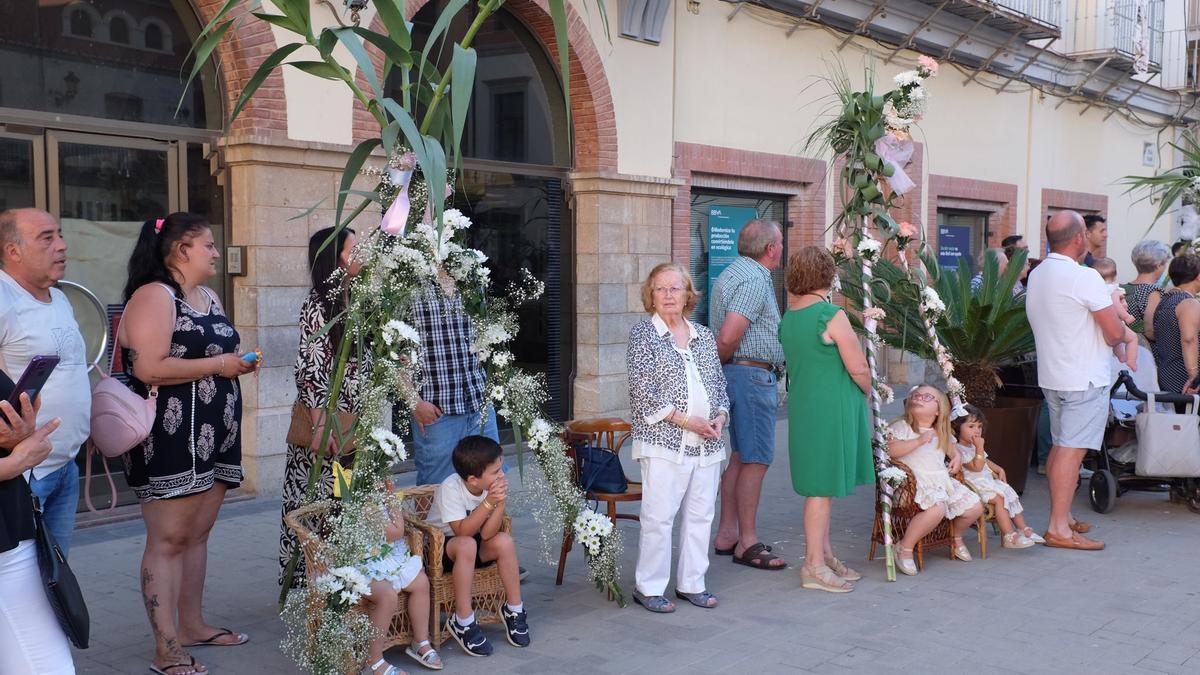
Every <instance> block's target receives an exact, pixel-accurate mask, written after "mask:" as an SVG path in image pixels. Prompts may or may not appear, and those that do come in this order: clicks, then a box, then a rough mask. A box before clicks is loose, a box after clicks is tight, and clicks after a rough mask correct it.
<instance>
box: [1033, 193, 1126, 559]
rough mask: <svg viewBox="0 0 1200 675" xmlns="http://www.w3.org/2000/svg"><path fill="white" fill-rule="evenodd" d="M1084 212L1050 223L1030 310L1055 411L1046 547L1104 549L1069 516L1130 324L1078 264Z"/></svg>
mask: <svg viewBox="0 0 1200 675" xmlns="http://www.w3.org/2000/svg"><path fill="white" fill-rule="evenodd" d="M1085 233H1086V229H1085V228H1084V225H1083V218H1081V217H1080V215H1079V214H1078V213H1075V212H1074V211H1062V212H1060V213H1057V214H1055V215H1054V217H1052V218H1051V219H1050V221H1049V222H1048V223H1046V239H1047V240H1048V242H1049V244H1050V254H1049V255H1047V256H1046V258H1045V259H1044V260H1043V261H1042V264H1041V265H1038V267H1037V269H1035V270H1034V271H1033V272H1030V274H1029V284H1028V286H1029V290H1028V293H1027V296H1026V300H1025V311H1026V313H1027V314H1028V315H1029V324H1030V326H1032V327H1033V337H1034V341H1035V343H1036V344H1037V360H1038V384H1039V385H1040V386H1041V388H1042V392H1043V393H1044V394H1045V395H1046V405H1047V407H1048V408H1049V410H1050V434H1051V437H1052V439H1053V443H1054V444H1053V446H1052V447H1051V448H1050V458H1049V459H1048V460H1047V461H1046V477H1047V478H1048V479H1049V481H1050V524H1049V525H1048V526H1047V528H1046V534H1045V539H1046V545H1047V546H1054V547H1057V548H1072V549H1079V550H1085V551H1098V550H1100V549H1102V548H1104V543H1103V542H1100V541H1095V540H1092V539H1088V538H1087V537H1085V536H1083V534H1082V533H1081V532H1080V531H1079V530H1082V529H1084V528H1083V527H1081V526H1080V525H1081V524H1080V523H1077V522H1076V521H1075V520H1074V519H1073V518H1072V517H1071V501H1072V500H1073V499H1074V497H1075V487H1076V483H1077V481H1078V479H1079V465H1080V464H1081V463H1082V461H1083V456H1084V455H1085V454H1086V453H1087V451H1088V449H1092V450H1095V449H1099V447H1100V443H1101V441H1103V439H1104V427H1105V424H1106V422H1107V421H1108V389H1109V387H1110V385H1111V384H1112V382H1111V380H1112V373H1111V366H1110V363H1111V361H1112V346H1113V345H1116V344H1119V343H1121V342H1122V341H1123V340H1124V339H1125V336H1126V333H1128V331H1129V328H1127V327H1126V326H1125V324H1124V323H1122V322H1121V319H1120V318H1119V317H1118V316H1117V312H1116V308H1115V307H1114V306H1113V304H1112V297H1111V295H1110V294H1109V293H1108V291H1107V290H1106V288H1105V286H1104V281H1103V280H1102V279H1101V278H1100V275H1099V273H1097V272H1096V271H1095V270H1093V269H1091V268H1089V267H1084V266H1082V265H1080V264H1079V261H1080V260H1082V259H1083V256H1084V254H1086V253H1087V252H1088V241H1087V236H1086V234H1085Z"/></svg>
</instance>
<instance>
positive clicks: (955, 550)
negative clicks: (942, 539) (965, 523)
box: [950, 537, 973, 562]
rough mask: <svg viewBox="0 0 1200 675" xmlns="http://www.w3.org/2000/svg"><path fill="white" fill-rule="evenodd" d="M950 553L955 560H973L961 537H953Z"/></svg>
mask: <svg viewBox="0 0 1200 675" xmlns="http://www.w3.org/2000/svg"><path fill="white" fill-rule="evenodd" d="M950 555H951V556H953V557H954V559H955V560H961V561H963V562H971V560H973V558H971V552H970V551H969V550H967V545H966V544H964V543H963V538H962V537H955V538H954V545H953V546H951V547H950Z"/></svg>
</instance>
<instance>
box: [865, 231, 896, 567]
mask: <svg viewBox="0 0 1200 675" xmlns="http://www.w3.org/2000/svg"><path fill="white" fill-rule="evenodd" d="M882 249H883V246H882V245H881V244H880V243H879V241H877V240H875V239H873V238H871V236H870V235H869V234H866V228H865V227H864V228H863V235H862V239H860V240H859V242H858V254H859V257H860V258H862V275H863V295H862V297H863V312H862V316H863V328H865V329H866V331H867V368H868V369H869V370H870V372H871V382H872V383H873V384H874V386H872V387H871V418H872V419H873V420H874V427H875V428H874V432H873V433H872V436H871V446H872V448H873V449H874V451H875V460H876V464H877V465H878V466H879V467H889V465H890V462H889V459H888V454H887V441H888V438H887V425H886V424H885V423H884V421H883V399H884V398H885V397H886V398H887V399H888V402H889V403H890V402H891V399H892V395H891V394H892V392H891V389H890V388H889V387H888V386H887V385H886V384H884V383H883V381H882V380H881V379H880V377H879V372H878V370H877V367H876V363H877V358H876V350H877V349H878V342H879V334H878V333H877V331H876V326H877V322H878V319H879V318H882V317H881V315H882V314H883V310H881V309H879V308H877V307H875V306H874V305H873V303H872V299H871V280H872V279H873V278H874V277H873V276H872V273H871V265H872V264H873V263H874V262H875V259H876V258H877V257H878V256H879V252H880V251H881V250H882ZM880 475H881V476H882V470H881V472H880ZM879 487H880V490H879V501H880V504H879V505H880V511H881V512H882V513H883V518H882V520H883V550H884V565H885V568H886V569H887V579H888V581H895V580H896V560H895V555H894V553H893V551H892V491H893V485H892V481H890V480H881V481H879Z"/></svg>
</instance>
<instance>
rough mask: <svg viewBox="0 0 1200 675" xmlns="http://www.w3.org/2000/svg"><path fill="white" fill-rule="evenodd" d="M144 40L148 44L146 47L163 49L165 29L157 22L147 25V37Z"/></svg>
mask: <svg viewBox="0 0 1200 675" xmlns="http://www.w3.org/2000/svg"><path fill="white" fill-rule="evenodd" d="M143 42H145V44H146V49H154V50H157V51H162V50H163V30H162V28H161V27H160V26H159V25H158V24H156V23H152V24H150V25H148V26H146V33H145V37H144V38H143Z"/></svg>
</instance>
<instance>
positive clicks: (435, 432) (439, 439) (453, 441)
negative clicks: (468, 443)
mask: <svg viewBox="0 0 1200 675" xmlns="http://www.w3.org/2000/svg"><path fill="white" fill-rule="evenodd" d="M411 422H412V435H413V461H414V462H415V463H416V465H417V485H429V484H430V483H441V482H442V481H444V480H446V478H448V477H449V476H450V475H451V474H453V473H454V462H452V461H451V459H450V456H451V454H452V453H453V452H454V446H456V445H458V442H459V441H461V440H462V439H464V438H466V437H467V436H475V435H481V436H487V437H488V438H490V439H492V440H493V441H496V442H497V443H499V442H500V432H499V431H498V430H497V429H496V411H495V409H493V408H492V407H491V406H488V409H487V422H485V423H484V424H483V427H482V428H480V425H479V413H478V412H474V413H470V414H468V415H442V416H441V417H439V418H438V420H437V421H436V422H434V423H433V424H426V425H425V433H424V434H422V433H421V430H420V428H419V427H418V426H417V420H416V419H415V418H413V419H412V420H411Z"/></svg>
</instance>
